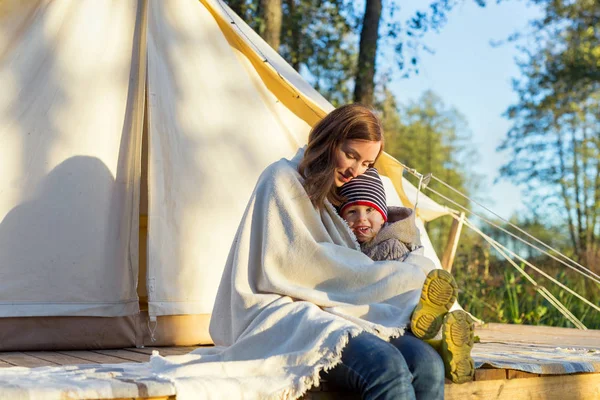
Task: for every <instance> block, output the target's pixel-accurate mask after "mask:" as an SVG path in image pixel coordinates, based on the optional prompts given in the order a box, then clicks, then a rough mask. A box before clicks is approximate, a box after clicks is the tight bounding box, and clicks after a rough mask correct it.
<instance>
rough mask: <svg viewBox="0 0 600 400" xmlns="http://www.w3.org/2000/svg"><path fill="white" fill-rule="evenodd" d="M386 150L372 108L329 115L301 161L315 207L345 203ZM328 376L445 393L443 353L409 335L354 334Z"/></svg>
mask: <svg viewBox="0 0 600 400" xmlns="http://www.w3.org/2000/svg"><path fill="white" fill-rule="evenodd" d="M382 150H383V128H382V126H381V123H380V122H379V120H378V119H377V117H376V116H375V115H374V114H373V113H372V112H371V111H370V110H369V109H367V108H365V107H363V106H360V105H356V104H355V105H346V106H343V107H340V108H338V109H336V110H334V111H333V112H332V113H330V114H329V115H328V116H327V117H325V118H324V119H323V120H322V121H321V122H320V123H319V124H317V125H316V126H315V128H314V129H313V130H312V132H311V135H310V137H309V140H308V146H307V148H306V151H305V153H304V158H303V159H302V162H301V163H300V166H299V172H300V174H301V175H302V176H303V177H304V186H305V188H306V191H307V194H308V196H309V197H310V198H311V199H313V204H315V207H323V206H324V203H325V201H327V200H329V201H330V202H331V203H333V204H334V205H336V206H338V205H340V203H341V199H340V198H339V196H338V194H337V190H336V189H337V188H339V187H340V186H342V185H343V184H344V183H346V182H348V181H349V180H350V179H352V178H354V177H356V176H357V175H362V174H363V173H364V172H365V171H366V170H367V169H368V168H369V167H371V166H373V164H374V163H375V160H376V159H377V158H378V157H379V154H381V151H382ZM332 154H333V155H334V157H331V155H332ZM324 160H327V161H325V162H324ZM332 170H333V171H334V173H333V174H331V171H332ZM332 175H333V176H332ZM325 377H326V379H327V380H328V381H331V382H333V383H334V384H335V385H336V386H339V387H343V388H345V389H347V390H350V391H354V392H358V393H360V394H361V395H362V396H363V398H389V399H403V398H406V399H412V398H423V399H443V397H444V365H443V362H442V360H441V358H440V357H439V355H438V354H437V352H436V351H435V350H434V349H433V348H432V347H431V346H429V345H428V344H426V343H424V342H423V341H421V340H419V339H417V338H415V337H413V336H408V335H404V336H401V337H398V338H396V339H392V341H391V342H389V343H388V342H386V341H384V340H382V339H380V338H378V337H377V336H375V335H373V334H370V333H363V334H361V335H359V336H357V337H355V338H352V339H350V341H349V342H348V344H347V345H346V347H345V348H344V350H343V352H342V362H341V363H340V364H338V365H337V366H336V367H334V368H333V370H331V371H329V372H328V373H326V374H325Z"/></svg>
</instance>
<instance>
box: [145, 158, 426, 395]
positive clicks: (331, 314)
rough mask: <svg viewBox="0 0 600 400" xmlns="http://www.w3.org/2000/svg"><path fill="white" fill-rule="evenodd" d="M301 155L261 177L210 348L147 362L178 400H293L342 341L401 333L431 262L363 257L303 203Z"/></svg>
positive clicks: (227, 274) (338, 225)
mask: <svg viewBox="0 0 600 400" xmlns="http://www.w3.org/2000/svg"><path fill="white" fill-rule="evenodd" d="M302 155H303V150H300V151H299V152H298V154H296V156H295V157H294V159H293V160H291V161H290V160H285V159H282V160H280V161H278V162H276V163H274V164H272V165H271V166H270V167H268V168H267V169H266V170H265V171H264V172H263V174H262V175H261V177H260V178H259V181H258V184H257V185H256V188H255V190H254V193H253V194H252V197H251V199H250V202H249V204H248V207H247V209H246V212H245V214H244V216H243V218H242V221H241V223H240V226H239V229H238V231H237V234H236V236H235V239H234V241H233V245H232V247H231V251H230V254H229V257H228V260H227V265H226V267H225V271H224V273H223V277H222V280H221V285H220V287H219V291H218V295H217V299H216V302H215V308H214V310H213V315H212V320H211V326H210V333H211V336H212V337H213V339H214V341H215V343H216V344H217V347H214V348H210V349H198V350H196V351H194V352H193V353H191V354H189V355H185V356H175V357H166V358H162V357H154V358H153V359H152V361H151V362H152V366H153V369H154V370H155V371H156V372H158V373H160V376H161V377H168V378H169V379H172V380H173V382H174V383H175V386H176V387H177V399H178V400H186V399H197V398H207V399H208V398H210V399H213V398H214V399H221V398H226V397H227V398H245V399H253V398H261V399H265V398H274V399H280V398H285V399H287V398H297V397H299V396H301V395H302V394H303V393H304V392H305V391H306V390H308V389H309V388H310V387H311V386H313V385H318V380H319V372H320V371H321V370H323V369H325V370H327V369H330V368H332V367H333V366H335V365H336V364H337V363H338V362H339V360H340V355H341V351H342V349H343V347H344V346H345V344H346V343H347V341H348V338H349V337H351V336H356V335H358V334H359V333H361V332H363V331H368V332H371V333H374V334H376V335H378V336H380V337H382V338H384V339H388V338H389V337H392V336H398V335H401V334H403V332H404V327H405V326H406V325H407V324H408V322H409V318H410V314H411V312H412V310H413V308H414V307H415V305H416V304H417V301H418V298H419V295H420V290H421V287H422V284H423V281H424V280H425V276H426V274H427V273H428V272H429V271H430V270H432V269H433V268H434V264H433V262H431V261H430V260H429V259H427V258H425V257H423V256H420V255H416V254H415V255H411V256H409V257H408V258H407V260H406V261H405V262H396V261H382V262H374V261H372V260H371V259H369V258H368V257H367V256H365V255H363V254H362V253H361V252H360V251H359V245H358V243H357V242H356V239H355V237H354V234H353V233H352V231H350V229H349V228H348V226H347V225H346V223H345V221H344V220H343V219H341V218H340V217H339V216H338V214H337V213H336V211H335V209H334V208H333V207H332V205H331V204H329V203H328V204H326V207H325V209H324V210H322V211H320V212H319V211H317V210H316V209H315V208H314V207H313V205H312V203H311V202H310V200H309V199H308V196H307V195H306V192H305V191H304V189H303V187H302V178H301V176H300V175H299V173H298V172H297V165H298V162H299V161H300V159H301V157H302ZM208 229H210V227H208Z"/></svg>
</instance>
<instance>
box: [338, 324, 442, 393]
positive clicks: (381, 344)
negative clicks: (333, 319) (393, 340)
mask: <svg viewBox="0 0 600 400" xmlns="http://www.w3.org/2000/svg"><path fill="white" fill-rule="evenodd" d="M342 362H343V363H344V364H345V365H346V366H348V367H349V368H351V369H352V370H353V371H355V372H356V373H357V374H359V375H360V377H361V378H362V380H363V381H364V382H365V383H369V382H374V381H377V382H384V381H388V382H390V381H397V380H401V381H405V382H411V381H412V375H411V373H410V370H409V367H408V365H407V363H406V361H405V360H404V357H403V355H402V354H401V353H400V351H399V350H398V349H397V348H396V347H395V346H393V345H392V344H390V343H388V342H386V341H385V340H382V339H380V338H378V337H377V336H375V335H372V334H367V333H363V334H360V335H358V336H356V337H355V338H352V339H351V340H350V342H349V343H348V346H347V347H346V348H345V349H344V351H343V352H342ZM442 368H443V366H442Z"/></svg>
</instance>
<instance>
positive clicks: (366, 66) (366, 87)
mask: <svg viewBox="0 0 600 400" xmlns="http://www.w3.org/2000/svg"><path fill="white" fill-rule="evenodd" d="M380 20H381V0H367V3H366V7H365V16H364V18H363V25H362V31H361V32H360V49H359V52H358V68H357V73H356V85H355V86H354V101H355V102H357V103H362V104H365V105H372V104H373V93H374V88H375V57H376V55H377V40H378V39H379V21H380Z"/></svg>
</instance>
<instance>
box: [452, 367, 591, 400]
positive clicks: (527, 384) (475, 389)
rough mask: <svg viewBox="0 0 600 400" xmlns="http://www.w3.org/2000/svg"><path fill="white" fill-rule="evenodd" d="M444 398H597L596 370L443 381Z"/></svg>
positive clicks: (473, 399) (502, 399)
mask: <svg viewBox="0 0 600 400" xmlns="http://www.w3.org/2000/svg"><path fill="white" fill-rule="evenodd" d="M445 392H446V393H445V400H462V399H472V400H484V399H485V400H487V399H495V400H522V399H545V400H550V399H556V400H562V399H598V398H600V373H586V374H572V375H558V376H549V375H544V376H540V377H531V378H521V379H496V380H482V381H474V382H469V383H464V384H461V385H456V384H447V385H446V386H445Z"/></svg>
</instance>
